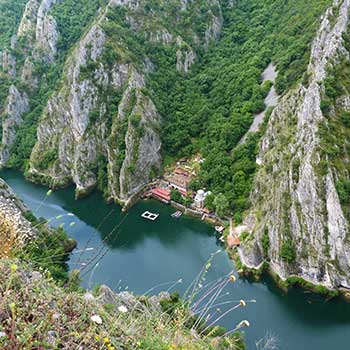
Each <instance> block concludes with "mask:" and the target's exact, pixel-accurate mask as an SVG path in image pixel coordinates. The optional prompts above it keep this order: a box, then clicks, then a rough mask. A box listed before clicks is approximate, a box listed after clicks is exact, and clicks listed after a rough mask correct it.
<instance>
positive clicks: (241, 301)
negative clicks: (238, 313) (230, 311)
mask: <svg viewBox="0 0 350 350" xmlns="http://www.w3.org/2000/svg"><path fill="white" fill-rule="evenodd" d="M239 304H240V305H241V306H243V307H245V306H246V305H247V304H246V302H245V301H244V300H240V301H239Z"/></svg>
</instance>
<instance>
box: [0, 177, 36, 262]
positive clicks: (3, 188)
mask: <svg viewBox="0 0 350 350" xmlns="http://www.w3.org/2000/svg"><path fill="white" fill-rule="evenodd" d="M27 211H28V208H27V207H26V206H25V205H24V204H23V202H22V201H20V200H19V199H18V198H17V197H16V195H15V193H14V192H13V191H12V189H11V188H10V187H9V186H8V185H7V184H6V183H5V181H3V180H2V179H1V178H0V227H1V230H0V238H1V240H0V258H6V257H8V256H9V254H10V251H11V249H12V248H13V247H14V246H15V247H16V248H17V249H18V248H21V247H22V246H23V245H24V244H25V243H26V242H28V241H29V240H30V239H32V238H33V237H35V235H36V229H35V228H34V227H33V226H32V224H31V223H30V222H29V221H28V220H27V219H26V218H25V216H24V213H26V212H27Z"/></svg>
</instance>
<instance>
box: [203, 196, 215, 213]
mask: <svg viewBox="0 0 350 350" xmlns="http://www.w3.org/2000/svg"><path fill="white" fill-rule="evenodd" d="M214 200H215V195H214V194H213V193H211V194H208V195H207V196H206V197H205V200H204V206H205V207H206V208H208V209H209V210H215V204H214Z"/></svg>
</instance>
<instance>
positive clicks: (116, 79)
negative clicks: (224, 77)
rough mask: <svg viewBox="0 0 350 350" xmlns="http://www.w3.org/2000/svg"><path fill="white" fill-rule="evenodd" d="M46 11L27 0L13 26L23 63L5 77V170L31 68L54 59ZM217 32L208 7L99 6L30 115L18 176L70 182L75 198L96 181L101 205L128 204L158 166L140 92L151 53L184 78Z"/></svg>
mask: <svg viewBox="0 0 350 350" xmlns="http://www.w3.org/2000/svg"><path fill="white" fill-rule="evenodd" d="M101 3H102V4H103V2H101ZM55 4H56V2H55V1H53V0H42V1H37V0H30V1H28V3H27V6H26V8H25V12H24V14H23V18H22V21H21V23H20V25H19V29H18V33H17V40H18V42H19V44H18V43H17V44H16V45H17V50H19V51H20V52H21V54H22V56H23V55H24V54H25V55H26V56H27V58H25V59H23V58H22V62H17V66H16V69H15V72H13V73H11V74H12V76H15V75H16V76H17V77H19V80H20V82H19V84H18V83H16V82H14V83H13V85H12V86H11V88H10V91H9V96H8V99H7V108H6V111H5V113H4V117H3V137H2V152H1V164H2V165H5V166H6V165H7V164H8V161H9V159H10V157H11V147H13V146H12V145H13V144H14V142H15V139H16V136H17V135H16V131H17V129H18V127H19V126H20V125H21V124H22V123H23V122H24V120H25V119H26V117H25V114H26V113H27V112H28V111H29V110H30V106H29V105H30V97H33V98H34V99H35V98H36V92H37V89H38V88H39V87H40V86H41V87H42V84H46V80H47V77H46V76H45V74H43V73H42V72H41V73H40V72H38V65H43V66H45V67H48V66H50V65H55V64H56V65H57V63H56V61H55V60H56V57H58V59H59V60H62V57H64V55H63V54H62V53H61V52H58V49H57V42H58V41H59V40H60V32H59V28H58V26H57V23H56V20H55V18H54V16H53V14H54V13H55V12H54V10H55ZM57 6H59V3H58V4H57ZM175 13H176V15H175ZM194 18H196V20H195V22H194V23H191V20H192V19H194ZM67 20H68V19H67ZM197 26H198V27H197ZM221 26H222V15H221V8H220V4H219V2H218V1H216V0H210V1H209V0H208V1H204V2H203V3H202V4H196V3H193V2H188V1H174V2H171V4H170V3H169V4H167V3H164V4H158V5H154V6H151V5H150V4H148V2H147V1H141V0H140V1H119V0H111V1H109V2H108V3H107V4H106V5H105V6H102V7H101V8H100V9H99V10H98V12H97V13H96V15H95V17H94V19H93V20H92V21H91V24H90V25H89V26H88V28H87V30H86V31H85V33H84V34H83V36H82V37H81V38H80V39H79V41H78V42H77V43H76V44H75V45H74V47H73V48H72V52H70V53H67V54H66V56H65V57H66V59H65V63H64V65H63V68H62V76H61V77H60V78H59V80H58V81H57V85H56V86H55V88H54V89H53V91H52V93H51V94H50V96H49V98H48V100H47V102H46V103H45V105H44V106H43V109H42V112H41V111H40V110H38V114H40V115H37V114H36V115H35V116H34V119H38V120H39V122H38V125H37V126H36V125H34V126H33V127H36V128H37V133H36V134H37V135H36V138H37V140H36V142H35V146H34V148H33V150H32V152H31V156H30V162H29V166H28V169H27V170H28V171H27V172H26V174H27V175H28V178H29V179H32V180H33V181H38V182H42V183H46V184H50V185H51V186H56V187H59V186H65V185H67V184H69V183H72V182H73V183H74V184H76V187H77V196H80V195H84V194H86V193H88V192H89V191H90V190H91V189H92V188H93V187H95V186H96V184H97V183H100V185H101V186H100V187H101V188H103V191H104V193H105V195H106V196H107V197H109V198H110V199H113V200H115V201H119V202H122V203H124V202H125V201H127V200H128V199H129V198H131V197H132V196H133V195H134V194H135V193H137V192H138V191H139V190H140V189H141V188H142V187H143V186H144V185H145V184H146V183H147V182H149V180H150V179H151V178H152V177H154V176H155V175H157V174H158V173H159V172H160V171H161V167H162V156H161V140H160V136H159V133H160V129H161V125H162V118H161V117H160V114H159V111H158V110H157V107H156V105H155V103H154V101H153V97H152V91H149V90H148V82H149V79H150V74H151V73H152V72H153V71H154V70H155V69H158V67H157V65H156V64H155V63H154V59H153V58H154V55H157V52H156V50H168V51H169V52H171V55H172V57H173V58H172V60H173V61H174V69H177V71H178V74H186V73H187V72H188V71H189V69H190V67H191V66H192V65H193V63H194V62H195V60H196V56H197V52H198V51H200V50H207V49H208V48H209V46H210V44H211V43H212V42H213V41H215V40H217V39H218V37H219V35H220V31H221ZM203 29H204V31H203ZM23 43H24V44H23ZM13 59H14V60H16V58H13ZM2 61H3V65H4V66H6V67H5V68H7V70H9V71H11V70H13V69H10V68H11V67H13V66H14V65H15V63H11V60H10V59H9V58H8V57H7V56H6V55H4V54H3V55H2ZM39 71H40V69H39ZM19 85H20V87H21V88H19ZM28 95H30V97H28ZM30 112H32V111H31V110H30Z"/></svg>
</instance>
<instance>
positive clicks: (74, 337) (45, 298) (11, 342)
mask: <svg viewBox="0 0 350 350" xmlns="http://www.w3.org/2000/svg"><path fill="white" fill-rule="evenodd" d="M225 282H226V281H225ZM106 291H107V292H106ZM109 292H111V291H110V290H109V289H108V288H107V287H103V288H102V287H101V288H100V289H99V291H98V292H97V294H96V296H93V295H92V294H90V293H85V294H84V293H82V292H75V291H74V292H67V291H66V290H65V289H64V288H62V287H59V286H57V284H56V282H55V281H54V279H53V278H52V276H51V275H50V273H49V272H44V271H41V272H35V271H33V269H32V268H31V267H30V265H29V264H24V263H20V262H19V261H14V260H5V259H3V260H1V261H0V348H1V349H3V350H19V349H51V348H53V349H58V348H59V349H69V350H70V349H72V350H76V349H88V350H90V349H91V350H95V349H96V350H102V349H106V350H107V349H109V350H113V349H140V350H141V349H144V350H146V349H147V350H168V349H169V350H171V349H174V350H175V349H178V350H204V349H208V350H214V349H222V350H224V349H235V350H238V349H243V343H242V340H241V337H240V336H239V335H238V334H236V333H235V332H232V334H231V333H230V334H226V335H225V333H227V332H226V331H225V330H222V328H221V327H208V326H203V325H202V327H205V329H202V330H201V328H200V327H199V326H198V325H199V324H198V325H197V327H193V326H194V324H195V323H196V322H197V320H198V319H197V318H196V317H194V315H193V313H192V312H191V311H190V308H189V307H188V305H187V303H185V302H182V301H181V300H180V298H178V296H176V295H171V296H170V297H167V296H165V297H163V299H162V298H160V300H161V301H160V303H159V302H157V303H156V304H155V303H154V301H153V302H152V301H151V299H150V298H148V297H134V296H132V295H131V294H129V297H128V298H129V299H130V300H131V301H130V302H129V304H125V302H124V305H123V304H122V301H121V300H122V299H118V295H116V299H115V301H114V302H112V303H111V302H110V298H107V297H106V295H107V296H108V295H109ZM114 295H115V294H114ZM169 306H171V307H169ZM245 322H246V321H245ZM245 325H246V324H245ZM243 326H244V324H243V325H240V327H243Z"/></svg>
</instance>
